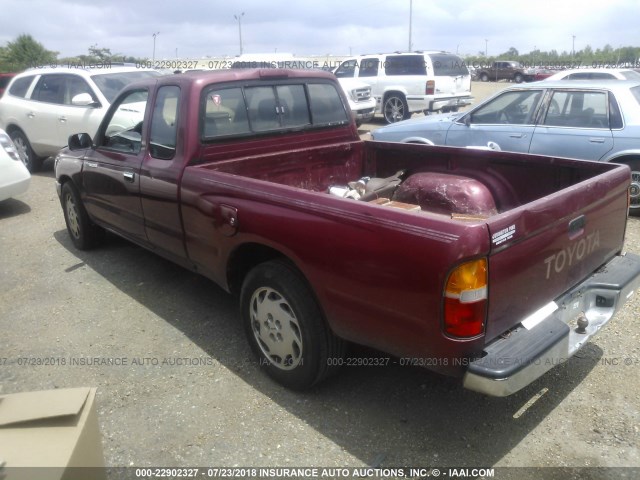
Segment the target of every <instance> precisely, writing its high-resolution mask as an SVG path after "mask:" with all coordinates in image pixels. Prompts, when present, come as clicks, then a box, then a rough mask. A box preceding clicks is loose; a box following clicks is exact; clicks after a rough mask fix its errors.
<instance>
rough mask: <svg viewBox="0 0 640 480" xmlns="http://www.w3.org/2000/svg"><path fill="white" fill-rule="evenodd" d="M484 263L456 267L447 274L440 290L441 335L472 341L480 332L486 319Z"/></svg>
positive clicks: (481, 261) (474, 261)
mask: <svg viewBox="0 0 640 480" xmlns="http://www.w3.org/2000/svg"><path fill="white" fill-rule="evenodd" d="M487 284H488V274H487V260H486V259H485V258H481V259H479V260H473V261H471V262H466V263H463V264H461V265H459V266H458V267H457V268H456V269H455V270H453V271H452V272H451V273H450V274H449V278H448V279H447V283H446V285H445V289H444V331H445V333H446V334H447V335H451V336H454V337H475V336H477V335H480V334H481V333H482V332H484V324H485V318H486V315H487Z"/></svg>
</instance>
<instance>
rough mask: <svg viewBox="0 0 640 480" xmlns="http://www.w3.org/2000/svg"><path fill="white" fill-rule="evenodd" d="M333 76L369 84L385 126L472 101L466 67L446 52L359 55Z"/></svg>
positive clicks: (454, 107) (450, 108)
mask: <svg viewBox="0 0 640 480" xmlns="http://www.w3.org/2000/svg"><path fill="white" fill-rule="evenodd" d="M334 73H335V75H336V77H338V78H358V79H360V80H362V81H365V82H367V83H368V84H369V85H371V88H372V91H373V96H374V97H375V99H376V112H378V113H381V114H382V115H383V116H384V118H385V120H386V121H387V122H388V123H393V122H398V121H400V120H405V119H407V118H409V117H410V116H411V114H412V113H414V112H425V113H432V112H443V113H444V112H451V111H457V110H458V108H460V107H463V106H466V105H470V104H471V102H472V100H473V97H472V96H471V75H470V74H469V70H468V69H467V66H466V65H465V63H464V61H463V60H462V59H461V58H460V57H458V56H457V55H454V54H451V53H446V52H412V53H400V52H397V53H389V54H378V55H360V56H358V57H353V58H349V59H346V60H345V61H343V62H342V63H341V64H340V66H339V67H338V68H337V69H336V70H335V72H334Z"/></svg>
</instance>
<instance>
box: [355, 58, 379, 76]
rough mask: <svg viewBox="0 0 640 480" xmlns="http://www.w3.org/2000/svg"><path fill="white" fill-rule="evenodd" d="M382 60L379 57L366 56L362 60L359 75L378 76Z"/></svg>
mask: <svg viewBox="0 0 640 480" xmlns="http://www.w3.org/2000/svg"><path fill="white" fill-rule="evenodd" d="M379 65H380V60H378V59H377V58H365V59H364V60H362V61H361V62H360V73H359V74H358V76H359V77H377V76H378V67H379Z"/></svg>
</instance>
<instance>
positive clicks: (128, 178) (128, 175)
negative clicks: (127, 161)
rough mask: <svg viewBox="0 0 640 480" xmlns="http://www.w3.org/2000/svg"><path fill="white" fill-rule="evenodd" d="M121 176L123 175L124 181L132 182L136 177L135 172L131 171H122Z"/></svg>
mask: <svg viewBox="0 0 640 480" xmlns="http://www.w3.org/2000/svg"><path fill="white" fill-rule="evenodd" d="M122 176H123V177H124V179H125V181H127V182H131V183H133V181H134V180H135V179H136V174H135V173H133V172H124V173H123V174H122Z"/></svg>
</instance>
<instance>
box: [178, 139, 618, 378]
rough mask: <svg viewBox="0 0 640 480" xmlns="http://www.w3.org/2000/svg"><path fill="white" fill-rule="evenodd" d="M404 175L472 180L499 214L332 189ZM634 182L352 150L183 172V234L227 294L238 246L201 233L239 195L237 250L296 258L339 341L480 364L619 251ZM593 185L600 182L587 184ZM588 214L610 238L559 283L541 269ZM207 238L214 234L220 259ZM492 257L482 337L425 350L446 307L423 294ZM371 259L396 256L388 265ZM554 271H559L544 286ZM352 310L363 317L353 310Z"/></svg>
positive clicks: (385, 148)
mask: <svg viewBox="0 0 640 480" xmlns="http://www.w3.org/2000/svg"><path fill="white" fill-rule="evenodd" d="M400 169H405V170H406V171H407V173H406V175H405V178H410V177H411V176H412V175H416V174H426V175H442V174H448V175H451V174H455V176H457V177H468V178H470V179H473V180H474V181H476V182H479V183H480V184H481V185H482V186H484V187H485V188H486V190H488V191H489V192H490V194H491V196H492V198H493V199H494V201H495V206H496V211H495V212H493V213H492V214H491V215H486V214H482V215H456V214H455V212H450V213H449V214H444V213H443V212H442V211H438V212H432V211H430V209H429V207H428V206H422V207H421V208H418V209H414V210H413V211H410V210H406V209H396V208H388V207H387V206H384V205H383V206H381V205H379V204H377V203H376V202H359V201H356V200H351V199H343V198H338V197H334V196H333V195H330V194H328V193H327V189H328V188H329V187H331V186H333V185H346V184H347V183H348V182H350V181H354V180H357V179H359V178H360V177H362V176H371V177H386V176H389V175H392V174H393V173H395V172H397V171H398V170H400ZM628 175H629V173H628V169H626V168H625V167H620V166H617V165H612V164H598V163H593V162H582V161H574V160H568V159H558V158H550V157H536V156H528V155H527V156H525V155H512V154H509V153H506V152H493V151H476V150H470V149H456V148H449V147H425V146H422V145H406V144H403V145H399V144H386V143H381V142H364V143H358V142H354V143H352V144H347V145H345V144H340V145H329V146H324V147H320V146H318V147H312V148H306V149H300V150H294V151H289V152H287V153H284V154H272V155H258V154H255V155H254V156H251V155H248V156H245V157H241V158H236V159H234V160H228V161H212V162H209V163H202V164H199V165H195V166H190V167H187V168H186V170H185V175H184V177H183V183H182V189H183V192H184V193H183V196H182V198H183V207H182V208H183V221H184V223H185V231H186V232H195V234H194V235H192V236H191V237H190V238H188V239H187V247H188V250H189V255H190V257H191V258H192V259H193V260H195V261H196V262H198V263H199V264H200V269H201V271H203V272H204V273H206V274H208V275H209V276H210V277H212V278H214V279H215V280H216V281H218V283H220V284H221V285H225V281H226V277H225V275H226V272H225V271H219V270H216V265H225V264H226V262H225V261H224V259H225V258H227V256H230V255H232V254H233V253H232V252H233V251H234V249H236V248H238V245H237V243H236V242H237V241H239V240H238V239H237V238H235V239H234V238H233V237H230V238H228V239H227V238H220V235H219V233H218V232H216V228H215V227H214V226H206V227H203V225H204V224H207V225H209V224H210V222H209V221H207V220H206V218H207V216H208V215H210V212H211V211H212V208H213V209H217V208H219V205H218V202H220V201H222V200H221V199H227V201H229V199H233V202H232V203H233V204H234V207H237V208H238V224H239V226H238V229H239V232H242V231H243V226H245V227H247V230H248V231H251V232H252V234H251V235H250V238H244V239H243V240H242V242H251V241H256V242H260V243H263V242H265V243H267V245H269V246H270V247H273V248H274V249H278V250H279V251H282V252H283V253H284V254H286V255H287V256H288V257H289V258H292V259H293V260H294V261H296V263H297V264H298V265H299V267H300V269H301V270H302V271H303V273H304V274H305V276H306V277H307V278H309V279H310V282H311V284H312V285H313V286H314V288H315V289H316V291H317V294H318V296H319V297H320V298H321V301H322V304H323V305H325V309H326V310H327V312H326V313H327V317H328V320H329V322H330V324H331V325H332V328H333V329H334V331H335V332H336V333H337V334H338V335H340V336H342V337H343V338H346V339H349V340H353V341H356V342H358V343H363V344H367V345H370V346H373V347H376V348H379V349H381V350H384V351H387V352H391V353H395V354H397V355H411V356H419V357H425V356H428V357H436V356H441V357H444V358H446V357H455V356H465V355H471V354H478V353H479V352H480V351H481V349H482V348H483V347H484V345H485V344H486V343H488V342H489V341H491V340H492V339H494V338H496V337H497V336H499V335H500V334H502V333H504V332H506V331H508V330H509V329H510V328H512V327H514V326H515V325H516V324H517V323H518V322H519V320H520V319H521V318H524V317H526V316H527V315H529V314H531V313H533V312H535V311H536V310H537V309H539V308H541V307H542V306H543V305H544V304H545V303H547V302H548V301H549V299H553V298H556V297H557V296H559V295H560V294H561V293H562V292H564V291H566V290H567V289H569V288H570V287H572V286H573V285H575V284H576V283H577V282H578V281H579V280H580V279H583V278H585V276H587V275H588V274H589V272H593V271H595V270H596V269H597V268H598V267H599V266H600V265H602V264H604V263H605V262H606V261H607V260H609V259H610V258H611V257H613V256H614V255H615V254H616V253H618V251H619V248H620V247H619V246H620V245H622V237H623V236H624V224H625V222H624V221H620V217H625V216H626V193H625V189H626V185H627V183H626V182H628ZM596 177H601V178H599V179H598V180H597V181H595V182H594V181H588V180H591V179H595V178H596ZM198 192H209V195H202V194H201V193H198ZM576 192H579V194H576ZM402 203H404V202H402ZM458 203H460V202H458ZM205 205H206V206H205ZM454 205H455V202H454ZM258 212H259V213H258ZM585 214H586V215H587V216H588V224H587V225H588V227H587V228H588V229H595V230H598V231H599V232H601V234H600V236H599V245H598V247H597V249H595V250H594V251H589V255H587V254H586V253H584V254H583V257H584V258H581V262H579V265H575V264H574V265H571V268H569V266H568V263H567V267H566V268H562V269H560V270H561V271H560V272H559V273H558V274H556V273H555V263H554V262H555V260H553V259H552V260H547V263H545V260H546V259H548V258H550V257H552V256H553V255H555V254H558V252H562V251H564V250H563V249H565V248H572V247H571V244H570V239H569V234H568V232H567V225H568V224H569V222H570V221H571V220H572V219H574V218H577V217H580V216H581V215H585ZM256 232H265V233H264V235H259V234H257V233H256ZM303 232H304V233H303ZM501 232H502V233H501ZM207 237H215V238H216V241H215V242H214V243H215V244H216V245H218V246H217V247H216V249H215V251H212V250H211V248H210V247H209V246H208V244H207V241H206V238H207ZM327 244H334V245H335V249H334V250H333V251H332V256H331V257H330V258H327V257H325V256H319V255H318V253H317V252H319V251H322V250H323V249H326V245H327ZM568 245H569V246H568ZM314 246H315V248H314ZM567 246H568V247H567ZM575 248H577V247H575ZM580 248H582V247H580ZM507 250H509V251H510V253H509V254H508V255H507V254H505V253H504V252H506V251H507ZM581 252H582V250H581ZM483 255H487V256H489V272H490V289H489V314H488V321H487V326H486V332H485V335H484V336H483V338H478V339H473V340H470V341H467V342H451V344H447V345H446V346H445V344H444V343H440V342H431V343H432V347H430V348H431V349H430V350H429V351H425V342H424V341H423V340H422V339H424V338H425V337H433V336H438V337H441V336H443V333H442V331H441V328H440V323H439V320H438V318H439V314H440V311H441V308H442V304H441V299H440V298H438V297H437V296H436V298H435V299H434V298H433V297H434V296H433V295H432V294H431V295H427V292H433V291H441V290H442V285H443V283H444V280H445V277H444V273H445V272H446V271H447V269H448V268H450V266H451V265H455V264H457V263H458V262H460V261H462V260H463V259H468V258H474V257H480V256H483ZM564 255H567V254H566V253H565V254H564ZM220 257H222V260H223V261H220V260H221V259H220ZM371 258H394V259H395V260H394V263H393V264H390V265H387V267H386V268H384V269H381V268H380V267H379V266H376V264H375V262H374V263H371V262H369V259H371ZM565 261H566V262H568V260H565ZM550 262H551V263H552V265H551V269H552V271H553V273H554V275H553V276H551V277H552V278H547V268H548V267H549V263H550ZM558 266H559V267H561V266H562V265H560V264H559V265H558ZM431 272H438V273H434V274H431ZM440 272H442V273H440ZM532 287H533V288H532ZM227 288H229V289H231V286H230V285H227ZM354 292H358V294H357V295H356V294H354ZM517 299H521V301H520V300H517ZM354 303H355V304H356V307H355V309H356V310H357V311H359V312H361V314H360V315H354V314H353V310H354ZM425 312H428V313H427V314H425ZM381 332H382V333H381ZM440 346H441V347H440ZM443 370H447V369H446V368H443ZM448 373H450V372H448Z"/></svg>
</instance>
